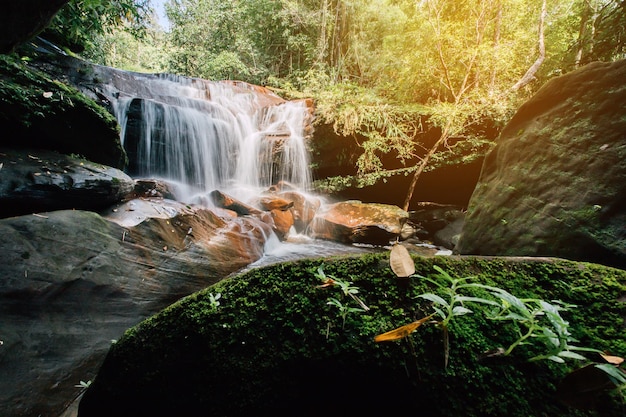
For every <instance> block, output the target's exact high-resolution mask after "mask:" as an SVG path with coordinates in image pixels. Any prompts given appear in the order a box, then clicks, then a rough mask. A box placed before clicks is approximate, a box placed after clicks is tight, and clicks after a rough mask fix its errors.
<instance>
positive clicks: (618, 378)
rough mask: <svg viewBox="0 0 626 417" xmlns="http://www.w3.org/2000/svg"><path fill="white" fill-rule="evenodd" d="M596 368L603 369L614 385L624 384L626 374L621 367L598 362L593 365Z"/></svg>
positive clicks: (625, 382)
mask: <svg viewBox="0 0 626 417" xmlns="http://www.w3.org/2000/svg"><path fill="white" fill-rule="evenodd" d="M594 366H595V367H596V368H598V369H600V370H602V371H604V372H606V373H607V375H608V376H609V377H610V378H611V381H613V383H614V384H615V385H622V384H626V374H625V373H624V371H623V370H622V369H621V368H618V367H616V366H614V365H611V364H608V363H600V364H596V365H594Z"/></svg>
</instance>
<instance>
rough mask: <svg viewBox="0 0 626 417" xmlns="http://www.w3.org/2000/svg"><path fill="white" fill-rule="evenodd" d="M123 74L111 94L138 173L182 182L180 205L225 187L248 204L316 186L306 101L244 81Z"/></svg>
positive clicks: (132, 168) (133, 170)
mask: <svg viewBox="0 0 626 417" xmlns="http://www.w3.org/2000/svg"><path fill="white" fill-rule="evenodd" d="M120 74H121V75H119V76H117V77H114V78H113V82H112V84H111V86H110V87H109V88H110V89H111V91H109V92H108V94H107V96H110V97H111V105H112V108H113V111H114V114H115V115H116V117H117V120H118V122H119V124H120V126H121V139H122V143H123V145H124V147H125V149H126V151H127V153H128V155H129V159H130V163H129V168H128V170H129V173H130V174H131V175H133V176H135V177H150V178H161V179H164V180H166V181H170V182H174V183H176V184H179V185H180V189H181V190H182V191H181V198H180V199H181V200H190V199H193V198H194V197H197V196H202V195H206V194H207V193H209V192H211V191H212V190H215V189H219V190H222V191H224V192H226V193H228V194H230V195H232V196H233V197H235V198H237V199H240V200H242V201H247V200H248V199H250V198H251V197H252V196H255V195H258V194H259V193H260V192H261V191H262V190H264V189H267V188H268V187H270V186H271V185H274V184H276V183H278V182H280V181H285V182H288V183H290V184H292V185H294V186H295V187H296V188H297V189H299V190H302V191H308V190H309V189H310V184H311V175H310V171H309V160H308V152H307V148H306V144H305V135H304V129H305V125H306V123H307V117H308V116H309V113H308V109H307V107H306V105H305V104H304V103H303V102H299V101H285V100H283V99H281V98H280V97H278V96H276V95H275V94H273V93H271V92H269V91H268V90H266V89H262V88H261V87H254V86H251V85H248V84H245V83H239V82H237V83H233V82H211V81H207V80H200V79H194V78H188V77H180V76H174V75H163V74H139V73H120ZM258 90H262V91H261V92H259V91H258Z"/></svg>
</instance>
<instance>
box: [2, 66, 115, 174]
mask: <svg viewBox="0 0 626 417" xmlns="http://www.w3.org/2000/svg"><path fill="white" fill-rule="evenodd" d="M0 121H2V122H3V123H4V126H5V128H6V129H7V130H11V131H12V134H11V135H5V136H4V137H3V139H2V140H0V143H1V144H2V145H5V146H19V147H28V146H30V147H41V148H44V149H52V150H56V151H59V152H63V153H66V154H72V153H74V154H81V155H84V156H85V157H87V158H89V159H90V160H92V161H95V162H100V163H104V164H106V165H110V166H113V167H116V168H123V167H124V166H125V164H126V163H127V159H126V153H125V151H124V149H123V147H122V145H121V141H120V138H119V135H120V128H119V125H118V123H117V120H116V119H115V117H114V116H113V115H112V114H111V113H110V112H109V111H107V109H105V108H104V107H102V106H100V105H99V104H98V103H96V102H95V101H94V100H92V99H91V98H89V97H87V96H86V95H84V94H82V93H81V92H80V91H78V90H77V89H76V88H73V87H70V86H68V85H66V84H63V83H61V82H59V81H57V80H54V79H51V78H50V77H49V76H48V75H46V74H44V73H43V72H41V71H38V70H36V69H34V68H31V67H29V66H28V65H26V64H25V63H24V62H22V61H21V60H19V59H18V58H17V57H16V56H14V55H1V56H0ZM86 137H87V138H92V140H91V141H90V140H88V139H86Z"/></svg>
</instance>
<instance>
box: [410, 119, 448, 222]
mask: <svg viewBox="0 0 626 417" xmlns="http://www.w3.org/2000/svg"><path fill="white" fill-rule="evenodd" d="M450 126H451V122H448V123H447V124H446V127H444V128H443V130H442V131H441V136H439V139H437V142H435V144H434V145H433V146H432V147H431V148H430V149H429V150H428V153H427V154H426V155H424V157H423V158H422V160H421V161H420V162H419V166H418V167H417V170H416V171H415V173H414V174H413V178H412V179H411V184H410V185H409V189H408V190H407V195H406V199H405V200H404V205H403V206H402V209H403V210H404V211H408V210H409V206H410V204H411V199H412V198H413V192H414V191H415V186H416V185H417V180H418V179H419V177H420V175H422V172H424V169H425V168H426V165H428V161H429V160H430V158H431V157H432V156H433V155H434V154H435V152H437V149H439V147H440V146H441V145H442V144H443V143H444V142H445V141H446V139H448V132H449V131H450Z"/></svg>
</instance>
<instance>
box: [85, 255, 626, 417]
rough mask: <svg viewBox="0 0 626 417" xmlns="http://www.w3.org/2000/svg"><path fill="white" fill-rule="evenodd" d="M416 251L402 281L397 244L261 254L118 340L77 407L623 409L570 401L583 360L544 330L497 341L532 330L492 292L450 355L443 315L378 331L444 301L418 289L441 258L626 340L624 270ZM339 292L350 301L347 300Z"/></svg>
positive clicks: (458, 331) (603, 398)
mask: <svg viewBox="0 0 626 417" xmlns="http://www.w3.org/2000/svg"><path fill="white" fill-rule="evenodd" d="M413 258H414V260H415V267H416V272H417V274H419V275H418V276H414V277H409V278H407V279H406V280H405V281H406V284H404V285H401V284H400V283H399V281H398V277H397V276H396V275H395V274H394V273H393V272H392V270H391V268H390V265H389V261H390V260H389V252H385V253H379V254H368V255H367V256H345V257H339V256H335V257H329V258H324V259H317V260H300V261H297V262H288V263H281V264H276V265H273V266H271V265H270V266H267V267H264V268H255V269H253V270H251V271H248V272H246V273H245V274H238V275H236V276H233V277H232V278H231V279H228V280H223V281H221V282H219V283H217V284H215V285H213V286H211V287H209V288H206V289H204V290H202V291H200V292H198V293H195V294H193V295H191V296H189V297H185V298H184V299H182V300H180V301H179V302H177V303H175V304H173V305H172V306H170V308H168V309H166V310H164V311H162V312H160V313H159V314H158V315H155V316H153V317H151V318H149V319H148V320H146V321H144V322H142V323H141V324H139V325H138V326H136V327H134V328H133V329H129V331H127V332H126V333H125V334H124V336H123V337H122V338H120V339H119V340H118V342H117V343H115V344H114V345H113V346H112V347H111V349H110V351H109V353H108V354H107V356H106V358H105V360H104V362H103V365H102V367H101V368H100V371H99V372H98V375H97V377H96V378H95V379H94V380H93V383H92V384H91V385H90V386H89V388H87V390H86V392H85V394H84V396H83V398H82V400H81V401H80V405H79V410H78V417H111V416H117V417H126V416H128V417H135V416H150V417H171V416H178V415H184V416H198V415H202V416H205V415H206V416H229V417H236V416H241V417H248V416H274V417H279V416H281V417H282V416H294V415H297V416H305V417H319V416H327V417H339V416H342V417H344V416H374V415H385V416H396V415H397V416H412V415H415V416H422V417H443V416H457V415H462V416H464V417H502V416H508V417H528V416H551V417H557V416H580V417H582V416H587V417H590V416H596V415H602V416H604V417H621V416H623V403H622V401H621V396H620V395H612V396H609V393H608V392H607V391H606V390H605V391H603V392H599V391H595V392H593V393H591V394H592V400H594V401H593V402H594V404H595V406H596V407H597V409H596V410H594V411H590V412H579V411H578V410H576V409H574V408H571V407H568V406H567V405H565V404H564V403H562V402H560V401H558V398H557V396H556V388H555V387H556V385H557V384H558V383H559V381H560V380H562V378H563V377H564V376H565V375H566V374H567V372H568V370H569V369H571V368H570V367H576V366H577V365H576V361H574V360H570V359H568V358H566V357H565V355H564V359H566V360H567V363H565V364H559V365H555V364H554V363H553V362H551V361H549V360H536V361H529V359H530V358H531V357H532V356H534V355H536V354H538V353H544V352H546V351H550V349H552V348H553V346H551V345H550V343H549V342H546V344H545V345H544V344H543V341H542V339H541V338H534V340H529V341H527V342H526V343H525V344H524V346H519V347H517V348H515V349H514V350H513V351H512V353H511V355H509V356H507V357H499V358H489V357H487V355H485V354H483V353H486V352H489V351H491V350H494V349H495V348H497V347H500V346H505V347H506V346H509V345H510V344H511V343H513V342H514V341H515V340H518V338H519V337H520V334H519V329H518V328H517V326H514V325H510V324H505V323H502V322H501V321H498V320H486V319H485V316H486V312H487V311H490V310H491V309H492V306H486V305H481V304H479V303H472V302H471V300H466V301H465V302H466V303H467V306H468V307H471V309H472V311H473V313H472V314H467V315H464V316H462V317H459V316H456V317H455V318H453V319H452V321H451V323H450V327H449V335H450V345H449V346H450V350H449V362H448V365H447V366H444V355H445V353H444V350H445V349H444V345H443V343H442V330H441V328H440V326H438V325H436V322H429V323H424V325H422V326H421V327H419V328H418V329H416V330H415V332H414V333H412V334H410V335H408V336H407V337H406V339H401V340H397V341H383V342H378V343H376V342H375V337H376V336H377V335H380V334H381V333H383V332H387V331H390V330H392V329H394V328H398V327H400V326H404V325H406V324H408V323H412V322H414V321H415V320H418V319H420V318H422V317H424V316H425V315H428V314H429V312H431V311H433V310H432V308H431V306H430V303H420V302H419V301H418V300H419V299H420V295H422V294H423V293H424V292H431V291H433V289H434V288H436V287H435V286H434V285H431V282H430V281H429V280H425V279H422V278H421V276H427V277H429V278H430V279H434V280H437V279H441V277H440V276H439V275H438V274H437V273H436V271H435V270H434V267H435V266H437V267H439V268H441V269H442V270H444V271H446V272H448V273H450V274H452V276H453V277H458V278H461V277H468V279H473V280H475V281H476V282H483V283H487V282H488V283H490V284H491V285H497V286H499V287H501V288H502V289H505V290H507V291H510V292H511V293H512V294H514V295H516V296H518V297H521V298H525V297H532V298H536V297H542V298H543V299H545V300H553V299H559V300H563V301H564V302H565V304H576V305H578V308H573V309H572V310H569V311H568V312H567V313H568V315H567V318H568V330H571V331H572V333H573V334H576V335H580V336H582V338H583V340H584V342H582V343H584V344H578V343H576V346H589V347H595V348H599V349H601V350H604V349H608V350H609V351H612V350H613V349H618V350H619V348H620V346H623V345H624V343H626V333H625V332H623V331H622V318H623V317H622V316H623V313H624V308H623V305H622V304H623V303H621V302H620V301H619V299H620V297H623V294H624V292H625V291H626V271H623V270H618V269H614V268H608V267H602V266H599V265H594V264H589V263H577V262H571V261H565V260H556V259H532V260H531V259H528V258H525V259H512V258H508V259H504V258H495V259H480V258H477V257H465V258H459V257H441V256H435V257H421V256H414V257H413ZM320 269H323V271H324V273H325V274H327V276H332V277H333V278H337V279H339V280H341V281H343V282H349V283H350V285H351V288H352V289H353V290H357V289H358V298H359V299H360V300H362V301H363V302H364V303H365V304H366V305H367V306H368V307H369V310H368V311H363V310H361V309H360V308H359V304H358V303H357V301H356V300H355V299H353V298H351V297H350V296H348V295H347V294H344V292H343V291H342V289H341V288H340V287H339V286H338V285H324V283H328V281H321V280H320V276H319V274H317V273H316V272H317V271H319V270H320ZM470 277H471V278H470ZM555 280H556V281H558V282H564V283H565V282H566V283H569V284H570V285H554V282H555ZM439 282H440V283H442V281H439ZM445 288H448V287H445ZM448 289H449V288H448ZM457 290H458V291H459V292H462V293H465V291H466V289H461V288H457ZM217 294H220V296H221V297H220V298H219V299H218V300H217V301H218V302H219V303H216V302H215V298H216V296H217ZM441 294H444V293H443V292H442V293H441ZM353 295H354V294H353ZM332 299H335V300H336V301H339V302H340V303H341V305H343V306H345V307H347V308H350V309H352V311H349V312H346V313H345V314H343V315H342V313H341V311H340V310H338V309H336V308H335V306H336V304H334V303H331V301H332ZM455 320H458V322H456V321H455ZM404 331H405V335H406V334H407V333H410V331H409V330H406V329H405V330H404ZM531 339H532V338H531ZM572 343H573V342H572ZM580 353H582V354H585V355H589V358H592V356H591V355H592V354H591V353H590V352H580ZM607 379H608V378H607ZM329 387H330V388H329ZM612 387H615V385H612ZM581 388H583V389H584V388H588V386H583V387H581ZM328 389H330V392H328V391H327V390H328ZM325 390H326V391H325ZM337 390H339V391H337ZM340 393H343V394H341V395H340ZM585 394H586V395H587V397H589V394H590V393H589V392H588V391H587V392H586V393H585Z"/></svg>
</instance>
